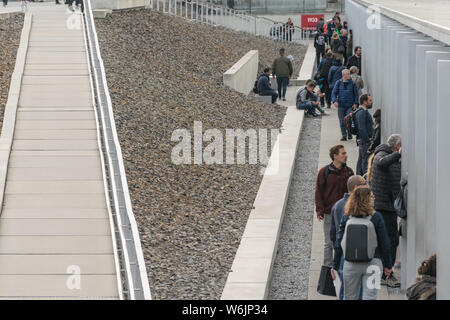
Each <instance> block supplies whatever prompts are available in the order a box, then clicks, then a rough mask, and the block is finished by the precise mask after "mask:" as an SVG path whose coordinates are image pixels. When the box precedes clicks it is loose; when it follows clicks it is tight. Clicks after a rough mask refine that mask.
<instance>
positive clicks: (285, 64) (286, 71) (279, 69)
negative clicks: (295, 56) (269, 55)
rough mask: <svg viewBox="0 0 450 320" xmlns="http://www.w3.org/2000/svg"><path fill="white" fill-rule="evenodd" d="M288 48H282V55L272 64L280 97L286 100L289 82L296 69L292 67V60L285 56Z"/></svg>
mask: <svg viewBox="0 0 450 320" xmlns="http://www.w3.org/2000/svg"><path fill="white" fill-rule="evenodd" d="M285 53H286V50H285V49H284V48H281V49H280V56H279V57H278V58H276V59H275V61H274V62H273V64H272V72H273V76H274V77H276V79H277V85H278V98H279V99H283V101H286V90H287V85H288V82H289V78H290V77H291V76H292V73H293V72H294V69H293V68H292V62H291V60H290V59H289V58H287V57H286V56H285Z"/></svg>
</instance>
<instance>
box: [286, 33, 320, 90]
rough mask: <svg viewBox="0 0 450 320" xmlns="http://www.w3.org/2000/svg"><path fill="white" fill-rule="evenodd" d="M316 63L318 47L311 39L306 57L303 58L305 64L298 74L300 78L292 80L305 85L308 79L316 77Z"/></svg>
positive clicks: (295, 83)
mask: <svg viewBox="0 0 450 320" xmlns="http://www.w3.org/2000/svg"><path fill="white" fill-rule="evenodd" d="M315 63H316V48H314V41H310V43H309V46H308V50H306V54H305V58H304V59H303V64H302V67H301V69H300V72H299V74H298V78H297V80H296V81H295V80H294V81H292V80H291V82H292V83H293V84H294V85H296V86H304V85H305V83H306V80H309V79H312V78H313V77H314V74H313V72H314V66H315Z"/></svg>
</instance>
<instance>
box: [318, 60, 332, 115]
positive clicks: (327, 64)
mask: <svg viewBox="0 0 450 320" xmlns="http://www.w3.org/2000/svg"><path fill="white" fill-rule="evenodd" d="M332 66H333V54H332V53H331V52H328V53H327V54H325V59H324V60H323V62H322V66H321V68H320V73H319V79H323V80H322V81H323V87H322V88H324V89H325V100H326V101H327V108H330V107H331V91H333V88H329V85H328V73H329V71H330V69H331V67H332Z"/></svg>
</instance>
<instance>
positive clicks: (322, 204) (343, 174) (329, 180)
mask: <svg viewBox="0 0 450 320" xmlns="http://www.w3.org/2000/svg"><path fill="white" fill-rule="evenodd" d="M330 158H331V160H332V161H333V162H332V163H330V164H329V165H326V166H325V167H323V168H322V169H320V170H319V173H318V174H317V180H316V194H315V202H316V213H317V219H319V221H322V220H323V233H324V237H325V243H324V251H323V265H324V266H327V267H331V266H332V265H333V243H332V241H331V239H330V228H331V219H332V217H331V214H330V213H331V208H332V207H333V205H334V204H335V203H336V202H337V201H338V200H339V199H341V198H342V197H343V196H344V194H345V193H347V180H348V178H350V177H351V176H352V175H353V170H352V169H351V168H349V167H347V152H346V151H345V148H344V146H343V145H341V144H339V145H335V146H333V147H331V148H330Z"/></svg>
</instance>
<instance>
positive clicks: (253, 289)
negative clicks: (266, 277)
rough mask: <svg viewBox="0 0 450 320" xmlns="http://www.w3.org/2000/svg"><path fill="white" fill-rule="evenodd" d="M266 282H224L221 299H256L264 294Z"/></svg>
mask: <svg viewBox="0 0 450 320" xmlns="http://www.w3.org/2000/svg"><path fill="white" fill-rule="evenodd" d="M265 290H266V283H265V282H262V283H255V282H253V283H228V282H227V283H226V284H225V288H224V289H223V294H222V298H221V300H258V299H260V297H261V296H264V293H265Z"/></svg>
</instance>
